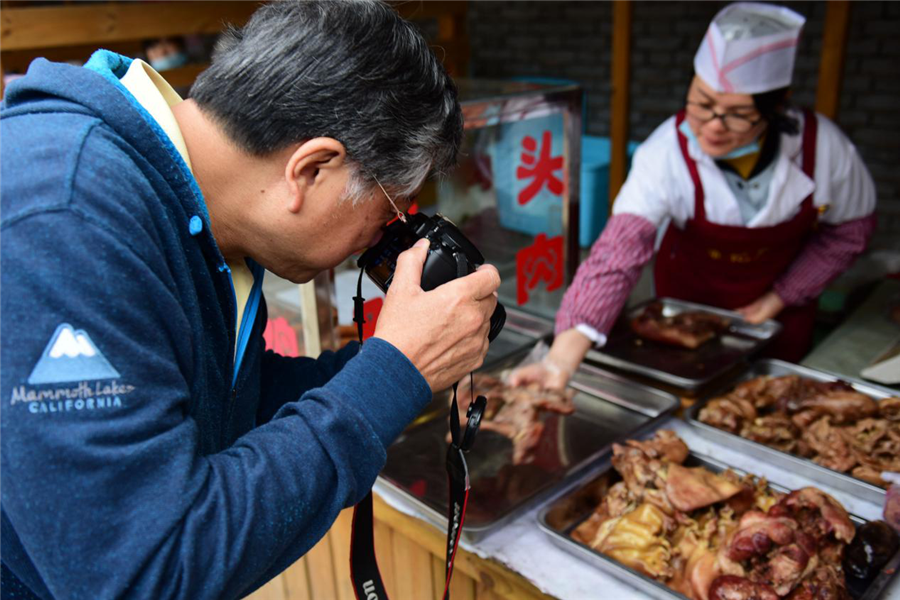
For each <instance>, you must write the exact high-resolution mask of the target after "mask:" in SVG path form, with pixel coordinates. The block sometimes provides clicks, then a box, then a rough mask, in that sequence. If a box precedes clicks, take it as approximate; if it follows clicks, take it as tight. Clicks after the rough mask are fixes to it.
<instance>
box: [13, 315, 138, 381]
mask: <svg viewBox="0 0 900 600" xmlns="http://www.w3.org/2000/svg"><path fill="white" fill-rule="evenodd" d="M120 377H121V375H120V374H119V372H118V371H117V370H116V369H115V368H114V367H113V366H112V365H111V364H110V363H109V361H108V360H106V357H105V356H103V353H102V352H100V350H99V349H98V348H97V346H96V344H94V342H93V340H91V336H89V335H88V334H87V332H86V331H84V330H83V329H75V328H74V327H72V326H71V325H69V324H68V323H62V324H61V325H60V326H59V327H57V328H56V331H55V332H54V333H53V337H51V338H50V342H49V343H48V344H47V347H46V348H44V353H43V354H42V355H41V358H40V360H38V362H37V364H36V365H35V366H34V369H33V370H32V371H31V375H29V376H28V383H29V384H30V385H39V384H45V383H66V382H71V381H94V380H97V379H118V378H120Z"/></svg>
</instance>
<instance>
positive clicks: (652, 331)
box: [631, 302, 731, 350]
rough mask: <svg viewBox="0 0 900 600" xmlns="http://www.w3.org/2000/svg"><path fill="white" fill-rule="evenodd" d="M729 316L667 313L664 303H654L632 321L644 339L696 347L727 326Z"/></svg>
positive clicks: (696, 312)
mask: <svg viewBox="0 0 900 600" xmlns="http://www.w3.org/2000/svg"><path fill="white" fill-rule="evenodd" d="M729 325H731V322H730V321H729V320H728V319H725V318H723V317H720V316H718V315H714V314H712V313H707V312H702V311H686V312H682V313H678V314H676V315H672V316H669V317H667V316H664V314H663V305H662V303H661V302H653V303H651V304H649V305H647V307H646V308H645V309H644V310H643V311H641V313H640V314H639V315H637V316H636V317H634V318H633V319H632V320H631V330H632V331H634V332H635V333H636V334H637V335H638V336H640V337H641V338H643V339H646V340H650V341H653V342H660V343H662V344H668V345H670V346H680V347H682V348H689V349H691V350H694V349H696V348H699V347H700V346H701V345H703V344H705V343H706V342H708V341H709V340H711V339H713V338H714V337H716V336H717V335H719V334H721V333H722V332H723V331H725V330H726V329H728V327H729Z"/></svg>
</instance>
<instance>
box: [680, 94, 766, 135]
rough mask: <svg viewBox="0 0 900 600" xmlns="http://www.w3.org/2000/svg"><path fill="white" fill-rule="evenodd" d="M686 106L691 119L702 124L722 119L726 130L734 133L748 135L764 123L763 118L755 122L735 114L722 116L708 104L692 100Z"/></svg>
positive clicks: (723, 114)
mask: <svg viewBox="0 0 900 600" xmlns="http://www.w3.org/2000/svg"><path fill="white" fill-rule="evenodd" d="M686 105H687V113H688V114H689V115H690V116H691V117H693V118H695V119H697V120H698V121H701V122H702V123H707V122H709V121H712V120H713V119H721V120H722V125H724V126H725V129H727V130H728V131H730V132H732V133H747V132H748V131H750V130H751V129H753V128H754V127H756V125H757V124H759V123H760V122H761V121H762V118H759V119H755V120H754V119H751V118H749V117H745V116H743V115H736V114H734V113H722V114H720V113H717V112H716V111H714V110H713V109H712V108H711V107H710V106H708V105H706V104H701V103H699V102H691V101H690V100H688V101H687V102H686Z"/></svg>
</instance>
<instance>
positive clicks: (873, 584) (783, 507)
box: [538, 430, 900, 600]
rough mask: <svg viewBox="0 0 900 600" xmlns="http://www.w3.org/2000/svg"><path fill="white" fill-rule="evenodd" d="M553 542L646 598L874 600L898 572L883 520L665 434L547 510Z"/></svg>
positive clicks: (621, 449)
mask: <svg viewBox="0 0 900 600" xmlns="http://www.w3.org/2000/svg"><path fill="white" fill-rule="evenodd" d="M538 519H539V524H540V527H541V529H542V530H543V531H544V533H546V534H547V535H548V536H549V537H550V539H551V540H552V541H553V543H554V544H556V545H557V546H559V547H561V548H563V549H565V550H566V551H568V552H570V553H572V554H574V555H576V556H578V557H579V558H581V559H583V560H586V561H588V562H590V563H591V564H593V565H595V566H597V567H599V568H600V569H602V570H604V571H606V572H608V573H610V574H612V575H614V576H616V577H618V578H620V579H622V580H623V581H625V582H627V583H629V584H631V585H633V586H634V587H636V588H638V589H640V590H641V591H643V592H645V593H647V594H649V595H650V596H652V597H654V598H661V599H670V598H688V599H690V600H780V599H782V598H784V599H785V600H818V599H825V598H828V599H833V600H850V599H853V600H861V599H865V600H874V599H875V598H877V597H878V595H879V593H880V592H881V590H883V589H884V587H885V586H886V585H887V584H888V582H889V581H890V579H891V577H892V576H893V574H894V573H895V571H896V569H897V566H898V564H900V552H898V546H900V541H898V537H897V534H896V532H894V531H893V530H892V529H891V528H890V527H889V526H888V525H887V524H886V523H884V522H883V521H873V522H866V521H865V520H863V519H861V518H858V517H855V516H853V515H849V514H848V513H847V512H846V511H845V510H844V508H843V506H841V505H840V503H839V502H837V501H836V500H835V499H834V498H832V497H831V496H830V495H828V494H827V493H825V492H823V491H822V490H819V489H817V488H813V487H806V488H802V489H799V490H793V491H791V490H789V489H786V488H785V487H782V486H780V485H777V484H776V483H773V482H768V481H766V480H765V479H764V478H759V477H756V476H754V475H752V474H747V473H744V472H742V471H740V470H737V469H733V468H731V467H729V466H728V465H726V464H724V463H721V462H719V461H716V460H714V459H711V458H708V457H704V456H702V455H699V454H695V453H692V452H690V451H689V449H688V448H687V446H686V445H685V444H684V442H683V441H682V440H681V439H680V438H678V437H677V436H676V435H675V434H674V433H672V432H670V431H665V430H663V431H657V432H656V433H655V434H654V435H653V436H652V437H648V438H645V439H641V440H629V441H627V442H625V443H624V444H621V445H620V444H616V445H615V446H614V448H613V457H612V458H611V460H610V461H609V463H607V465H606V469H605V470H603V471H602V472H601V473H600V474H598V475H593V476H592V477H589V478H587V479H586V480H585V481H584V482H583V483H581V484H579V485H577V486H576V487H575V488H574V489H573V490H572V491H570V492H568V493H566V494H564V495H563V496H561V497H560V498H558V499H556V500H554V501H553V502H551V503H550V504H549V505H548V506H547V507H545V508H544V509H543V510H542V511H541V513H540V515H539V518H538Z"/></svg>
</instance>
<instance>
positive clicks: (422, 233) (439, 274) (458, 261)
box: [356, 213, 506, 341]
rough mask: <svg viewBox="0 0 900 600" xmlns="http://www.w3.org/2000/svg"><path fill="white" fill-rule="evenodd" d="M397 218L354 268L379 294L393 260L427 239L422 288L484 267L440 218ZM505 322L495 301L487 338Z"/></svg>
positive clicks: (387, 281)
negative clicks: (377, 288)
mask: <svg viewBox="0 0 900 600" xmlns="http://www.w3.org/2000/svg"><path fill="white" fill-rule="evenodd" d="M406 220H407V222H406V223H404V222H403V221H401V220H399V219H397V220H396V221H394V222H393V223H391V224H390V225H388V226H387V228H386V229H385V231H384V235H383V236H382V238H381V240H380V241H379V242H378V243H377V244H375V245H374V246H372V247H371V248H369V249H368V250H366V251H365V252H364V253H363V255H362V256H361V257H359V261H357V263H356V264H357V266H358V267H361V268H363V269H365V271H366V274H367V275H368V276H369V278H370V279H371V280H372V281H374V282H375V285H377V286H378V287H379V288H381V291H383V292H387V290H388V288H389V287H390V286H391V280H392V279H393V278H394V269H396V268H397V257H398V256H399V255H400V253H401V252H403V251H404V250H407V249H409V248H411V247H412V245H413V244H415V243H416V242H417V241H418V240H419V239H421V238H428V239H429V241H430V242H431V245H430V246H429V248H428V257H427V258H426V259H425V266H424V267H423V268H422V289H423V290H425V291H426V292H427V291H428V290H433V289H434V288H436V287H437V286H439V285H441V284H442V283H447V282H448V281H452V280H453V279H456V278H457V277H465V276H466V275H468V274H469V273H473V272H474V271H475V269H476V268H478V267H479V266H480V265H482V264H484V256H482V255H481V252H479V251H478V248H476V247H475V245H474V244H472V242H470V241H469V239H468V238H467V237H466V236H465V235H463V233H462V232H461V231H460V230H459V229H458V228H457V227H456V225H454V224H453V223H451V222H450V221H448V220H447V219H445V218H444V217H442V216H441V215H435V216H434V217H429V216H426V215H423V214H421V213H416V214H414V215H407V216H406ZM505 322H506V309H504V308H503V305H502V304H500V303H499V302H498V303H497V308H495V309H494V314H492V315H491V329H490V332H489V333H488V339H489V340H490V341H493V340H494V338H495V337H497V335H498V334H499V333H500V330H501V329H503V324H504V323H505Z"/></svg>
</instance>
